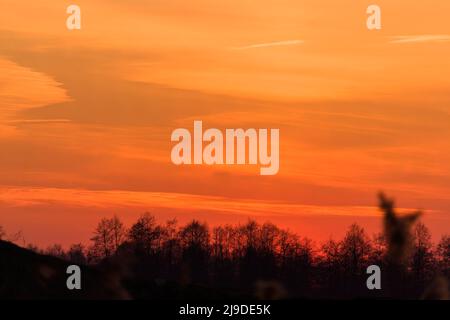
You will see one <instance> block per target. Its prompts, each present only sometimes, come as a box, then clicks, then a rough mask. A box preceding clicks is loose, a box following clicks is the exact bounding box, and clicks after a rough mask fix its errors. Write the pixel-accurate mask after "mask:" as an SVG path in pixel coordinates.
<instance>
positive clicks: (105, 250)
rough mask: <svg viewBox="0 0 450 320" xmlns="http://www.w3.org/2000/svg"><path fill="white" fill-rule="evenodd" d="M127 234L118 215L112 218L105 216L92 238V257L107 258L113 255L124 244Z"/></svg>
mask: <svg viewBox="0 0 450 320" xmlns="http://www.w3.org/2000/svg"><path fill="white" fill-rule="evenodd" d="M125 236H126V229H125V227H124V226H123V223H122V222H121V221H120V220H119V218H118V217H117V216H114V217H113V218H111V219H106V218H103V219H102V220H101V221H100V222H99V224H98V225H97V228H96V229H95V231H94V236H93V237H92V238H91V240H92V241H93V245H92V247H91V248H90V250H89V256H90V257H91V258H95V257H96V258H98V259H102V258H107V257H110V256H111V255H113V254H114V253H115V252H116V250H117V248H118V247H119V246H120V245H121V244H122V242H123V241H124V239H125Z"/></svg>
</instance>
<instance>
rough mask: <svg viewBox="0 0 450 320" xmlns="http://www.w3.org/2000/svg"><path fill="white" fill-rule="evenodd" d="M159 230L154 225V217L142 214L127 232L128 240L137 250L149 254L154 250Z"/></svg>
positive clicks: (159, 234)
mask: <svg viewBox="0 0 450 320" xmlns="http://www.w3.org/2000/svg"><path fill="white" fill-rule="evenodd" d="M161 232H162V230H161V228H160V227H159V226H157V225H156V220H155V217H153V216H152V215H150V214H149V213H144V214H143V215H142V216H141V217H140V218H139V219H138V221H137V222H136V223H135V224H133V225H132V226H131V228H130V230H129V231H128V239H129V240H130V241H131V242H132V243H133V244H135V245H136V247H137V248H138V250H141V251H142V252H144V253H145V254H150V253H151V251H152V250H154V249H155V247H156V244H155V242H156V241H157V240H158V239H160V238H161Z"/></svg>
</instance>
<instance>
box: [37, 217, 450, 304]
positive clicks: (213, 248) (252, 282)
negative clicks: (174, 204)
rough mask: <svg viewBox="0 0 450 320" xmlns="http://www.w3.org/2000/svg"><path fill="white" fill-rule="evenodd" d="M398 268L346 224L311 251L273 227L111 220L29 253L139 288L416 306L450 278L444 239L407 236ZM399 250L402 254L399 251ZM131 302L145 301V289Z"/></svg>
mask: <svg viewBox="0 0 450 320" xmlns="http://www.w3.org/2000/svg"><path fill="white" fill-rule="evenodd" d="M410 233H411V236H410V237H409V238H408V241H409V242H410V243H409V245H408V248H409V249H408V254H407V258H406V259H405V261H404V262H402V266H400V265H399V264H397V263H393V262H392V261H390V259H388V251H389V250H388V247H389V246H390V245H391V244H390V243H389V242H390V240H389V239H386V237H385V235H384V234H383V233H381V234H376V235H374V236H371V237H369V235H368V234H367V233H366V232H365V231H364V229H363V228H362V227H360V226H359V225H357V224H353V225H351V226H350V227H349V229H348V231H347V233H346V234H345V236H344V237H343V239H341V240H332V239H330V240H328V241H327V242H325V243H323V244H321V245H317V244H314V243H313V242H312V241H311V240H310V239H307V238H301V237H299V236H298V235H296V234H294V233H292V232H290V231H288V230H284V229H281V228H279V227H277V226H276V225H274V224H272V223H264V224H258V223H256V222H255V221H248V222H247V223H246V224H243V225H234V226H233V225H225V226H218V227H214V228H209V227H208V225H207V224H206V223H201V222H199V221H196V220H193V221H191V222H190V223H188V224H186V225H182V226H178V224H177V221H176V220H169V221H167V222H166V223H164V224H158V223H157V221H156V220H155V218H154V217H153V216H152V215H150V214H148V213H146V214H144V215H142V216H141V217H140V218H139V219H138V220H137V221H136V222H135V223H134V224H133V225H132V226H131V227H130V228H129V229H127V228H126V227H125V226H124V224H123V223H122V222H121V221H120V219H119V218H118V217H117V216H114V217H112V218H110V219H102V220H101V221H100V222H99V224H98V225H97V227H96V229H95V230H94V232H93V237H92V239H91V245H90V246H88V247H85V246H83V245H82V244H74V245H72V246H71V247H70V248H69V249H68V250H67V251H65V250H63V248H62V247H61V246H60V245H53V246H51V247H49V248H47V249H45V250H40V249H38V248H36V247H34V246H29V249H32V250H34V251H37V252H40V253H44V254H47V255H53V256H56V257H59V258H62V259H66V260H68V261H71V262H73V263H76V264H80V265H84V264H89V265H102V264H105V263H109V262H111V261H114V263H117V264H120V265H122V266H124V265H126V268H122V269H121V270H126V271H123V273H124V274H126V278H127V279H128V280H129V281H131V282H132V283H134V284H135V285H137V286H139V284H144V283H149V282H151V281H154V280H155V279H156V280H157V281H163V282H168V281H169V282H170V281H172V282H173V283H177V284H180V285H188V284H196V285H201V286H206V287H210V288H216V289H223V290H231V291H232V292H234V293H239V294H241V293H242V294H243V295H254V294H256V295H257V296H260V297H262V298H276V297H280V298H281V297H330V298H332V297H339V298H346V297H364V296H369V295H370V296H373V295H376V296H379V297H394V296H397V297H402V298H418V297H420V296H421V295H422V294H423V293H424V292H426V290H427V287H428V286H429V285H430V283H432V282H433V279H435V277H436V275H438V274H441V275H443V278H444V279H448V278H449V276H450V237H449V236H448V235H446V236H443V237H442V239H441V240H440V242H439V243H438V244H436V245H433V244H432V242H431V235H430V232H429V230H428V229H427V227H426V226H425V225H424V224H423V223H421V222H418V223H416V224H415V225H414V227H412V228H411V232H410ZM405 248H406V246H405ZM373 264H375V265H378V266H380V267H381V270H382V271H383V275H387V276H384V277H383V278H382V279H383V280H382V287H383V290H380V291H376V292H369V291H368V290H367V287H366V279H367V277H368V275H367V274H366V268H367V267H368V266H369V265H373ZM137 297H142V298H145V297H148V296H147V295H146V292H145V288H142V290H140V291H139V293H138V294H137Z"/></svg>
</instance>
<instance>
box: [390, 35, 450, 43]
mask: <svg viewBox="0 0 450 320" xmlns="http://www.w3.org/2000/svg"><path fill="white" fill-rule="evenodd" d="M389 38H390V39H391V40H390V41H389V42H390V43H423V42H450V35H448V34H423V35H409V36H392V37H389Z"/></svg>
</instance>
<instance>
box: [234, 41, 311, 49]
mask: <svg viewBox="0 0 450 320" xmlns="http://www.w3.org/2000/svg"><path fill="white" fill-rule="evenodd" d="M304 42H305V41H303V40H286V41H276V42H267V43H257V44H252V45H248V46H243V47H234V48H232V49H233V50H248V49H257V48H268V47H279V46H296V45H300V44H303V43H304Z"/></svg>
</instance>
